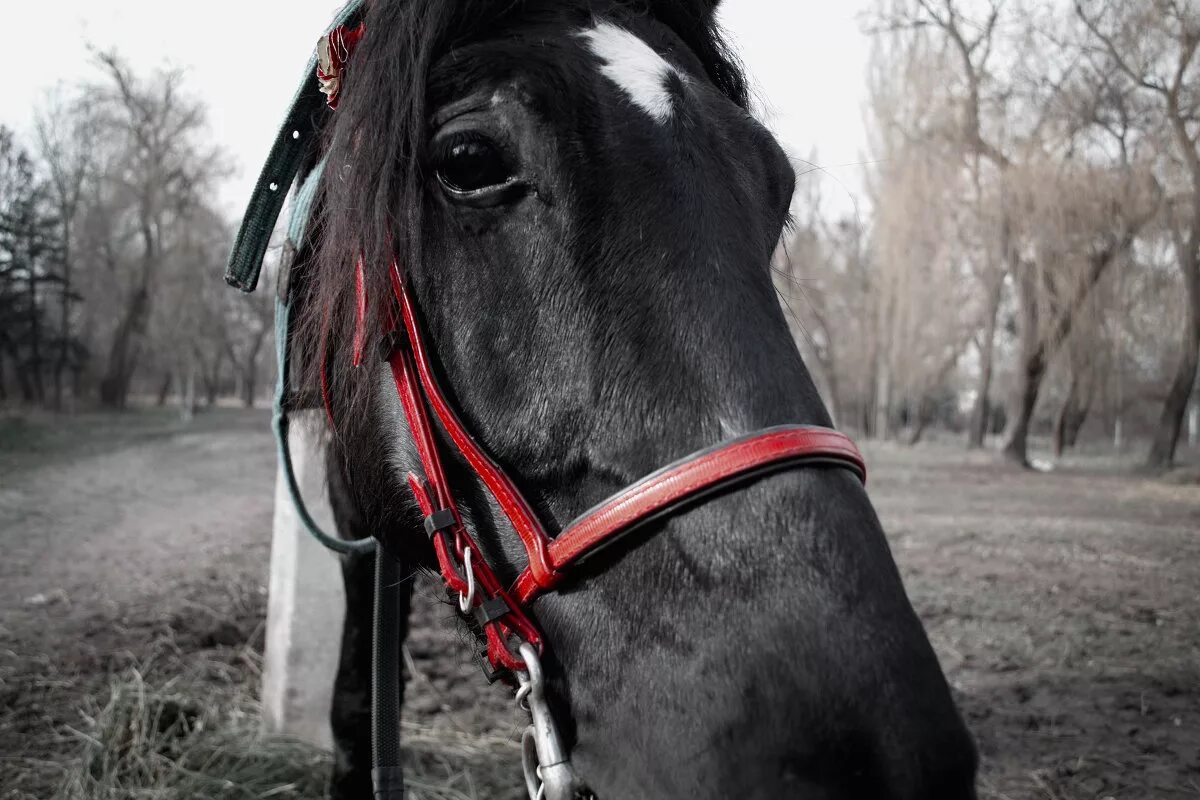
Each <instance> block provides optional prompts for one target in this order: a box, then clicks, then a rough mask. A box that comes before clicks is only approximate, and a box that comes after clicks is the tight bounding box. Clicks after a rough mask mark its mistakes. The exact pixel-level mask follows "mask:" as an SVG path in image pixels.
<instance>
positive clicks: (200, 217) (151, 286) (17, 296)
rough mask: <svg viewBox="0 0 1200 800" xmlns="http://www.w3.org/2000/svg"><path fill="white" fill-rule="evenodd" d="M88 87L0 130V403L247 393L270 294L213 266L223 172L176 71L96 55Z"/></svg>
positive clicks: (254, 377) (70, 90)
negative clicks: (246, 292) (21, 125)
mask: <svg viewBox="0 0 1200 800" xmlns="http://www.w3.org/2000/svg"><path fill="white" fill-rule="evenodd" d="M97 74H98V77H97V80H96V81H95V82H94V83H86V84H79V85H77V86H71V87H67V88H64V89H62V90H60V91H58V92H57V93H56V94H54V95H53V96H51V97H49V98H47V100H46V102H45V103H44V104H43V105H42V107H41V108H39V109H38V110H37V116H36V121H35V125H34V132H33V135H32V136H31V137H29V138H30V139H31V141H29V142H20V141H18V139H17V137H16V136H15V135H14V133H13V132H12V131H8V130H5V129H3V128H0V405H23V406H45V407H49V408H55V409H68V408H74V407H78V406H79V405H101V406H105V407H110V408H116V409H120V408H124V407H125V406H126V405H127V404H128V403H129V402H130V398H131V396H133V395H135V394H136V395H140V396H146V397H148V398H150V401H151V402H158V403H165V402H167V401H168V399H169V398H171V397H172V396H175V397H178V398H180V399H181V400H182V402H183V403H184V405H185V406H186V407H188V408H192V407H194V406H195V405H196V404H197V403H198V402H208V403H213V402H216V400H217V399H218V398H219V397H220V396H221V395H227V394H236V395H238V396H240V397H241V398H242V399H243V401H244V402H246V403H251V402H253V400H254V399H255V397H256V396H257V395H258V394H259V393H260V391H261V390H262V389H263V387H264V383H265V380H264V379H265V378H268V377H269V375H268V373H269V371H270V369H271V366H270V364H269V363H265V362H269V359H264V358H263V357H262V356H263V354H264V352H265V351H266V350H267V349H268V347H266V346H264V345H266V343H267V342H268V340H269V332H270V327H271V326H270V307H269V296H267V295H268V294H269V293H263V294H264V296H263V297H258V298H245V297H238V296H237V295H236V293H234V292H230V291H226V290H225V288H224V286H223V285H222V283H221V281H220V279H219V277H218V276H219V274H220V270H221V265H222V262H223V260H224V258H225V256H226V254H227V253H228V248H229V242H230V239H231V226H230V223H229V221H228V220H227V219H225V218H224V217H223V216H222V214H221V213H220V212H219V211H218V210H217V209H216V206H215V205H214V202H213V198H214V197H215V193H216V186H217V184H218V182H219V181H220V180H221V179H222V178H224V177H225V176H226V174H227V172H228V169H227V167H226V158H225V156H224V154H223V153H222V152H221V151H220V150H219V149H218V148H216V147H214V146H212V145H211V144H210V142H211V141H212V137H211V135H210V132H209V131H208V130H207V128H206V123H205V113H204V109H203V107H202V106H201V105H200V104H199V103H197V102H196V101H195V100H193V99H192V98H190V97H189V96H188V94H187V92H186V90H185V87H184V86H183V84H182V80H181V77H180V75H179V74H178V73H175V72H158V73H155V74H153V75H149V76H140V75H135V74H134V73H133V72H132V71H131V70H130V69H129V68H128V67H127V66H126V65H125V64H124V63H122V62H121V61H120V60H119V59H118V58H117V57H115V56H111V55H103V56H99V57H98V73H97Z"/></svg>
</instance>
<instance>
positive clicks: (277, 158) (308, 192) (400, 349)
mask: <svg viewBox="0 0 1200 800" xmlns="http://www.w3.org/2000/svg"><path fill="white" fill-rule="evenodd" d="M361 4H362V3H361V0H355V2H351V3H350V4H349V5H348V6H347V7H346V8H345V9H343V11H342V12H341V14H340V15H339V16H338V18H337V20H335V23H334V26H333V27H332V28H331V29H330V31H329V32H327V34H326V36H325V37H323V38H322V40H321V43H320V45H319V46H318V58H315V59H314V60H313V62H312V63H311V64H310V69H309V73H308V77H307V78H306V82H305V83H303V84H301V89H300V91H299V92H298V93H297V96H296V100H295V101H294V104H293V108H292V111H291V112H290V113H289V116H288V118H287V120H286V121H285V124H284V127H283V129H282V130H281V131H280V133H279V136H278V137H277V139H276V143H275V147H274V149H273V150H272V153H271V156H270V158H269V159H268V162H267V164H266V166H265V167H264V170H263V173H262V176H261V177H260V179H259V182H258V184H257V187H256V189H255V192H254V195H253V197H252V199H251V202H250V206H249V209H248V210H247V214H246V216H245V218H244V220H243V225H242V229H241V231H240V232H239V235H238V238H237V241H236V243H235V246H234V251H233V254H232V255H231V258H230V266H229V269H228V271H227V273H226V280H227V281H228V282H230V283H231V284H233V285H234V286H237V287H238V288H241V289H242V290H243V291H253V290H254V287H255V284H256V283H257V280H258V275H259V271H260V269H261V265H262V257H263V254H264V253H265V249H266V243H267V240H268V239H269V236H270V232H271V229H272V228H273V226H274V223H275V221H276V219H277V218H278V215H279V212H280V210H281V208H282V196H283V195H284V194H285V193H286V192H287V190H288V188H289V187H290V186H291V184H292V182H293V181H294V180H295V176H296V174H297V172H298V170H299V165H300V162H301V160H302V157H303V154H304V152H306V148H309V147H311V146H312V143H313V140H314V139H315V126H316V123H315V122H313V120H314V119H316V118H317V117H316V113H315V110H316V111H319V109H320V106H321V105H324V104H328V105H329V106H330V107H331V108H336V105H337V100H338V94H339V92H340V90H341V88H342V87H343V86H344V79H345V72H346V68H347V65H348V64H349V59H350V57H351V56H352V53H353V48H354V45H355V44H357V42H358V41H359V39H360V38H361V37H362V36H363V34H364V32H365V29H364V27H363V26H362V24H361V20H360V19H357V17H358V16H359V15H358V12H359V10H360V7H361ZM355 22H358V23H359V24H357V25H354V27H351V25H353V24H354V23H355ZM313 71H316V72H317V73H318V79H319V85H314V82H313V81H312V78H311V75H312V73H313ZM314 109H315V110H314ZM321 172H322V169H321V167H320V166H319V167H318V168H317V169H316V170H315V171H314V172H313V174H312V175H310V177H309V179H308V180H307V181H306V182H305V183H304V185H303V186H302V187H301V190H300V191H299V193H298V194H297V196H296V200H295V201H294V211H293V217H292V225H291V227H290V230H289V239H290V241H292V242H293V243H295V244H299V243H300V242H301V241H302V240H303V236H304V226H305V223H306V222H307V218H308V214H309V212H310V210H311V206H312V202H313V197H314V194H315V191H316V186H317V183H318V182H319V180H320V178H321ZM365 269H366V264H365V263H364V261H363V258H362V257H361V256H360V257H359V258H358V260H357V263H356V265H355V285H356V294H357V305H356V312H357V322H358V324H357V328H356V331H355V337H354V342H353V351H354V356H353V362H354V366H356V367H357V366H359V365H360V364H361V363H362V362H363V360H364V357H365V353H366V351H367V350H368V342H367V340H368V338H369V332H367V331H366V330H365V329H364V325H365V319H366V314H365V309H366V308H367V302H368V298H367V297H366V296H365V288H364V287H365V285H366V281H365V280H364V274H365ZM389 274H390V284H391V289H392V296H391V297H390V298H388V299H387V301H388V302H387V306H386V310H388V311H390V312H391V313H389V314H384V315H383V319H384V320H385V321H386V322H385V325H384V329H383V330H381V331H380V332H378V334H377V336H378V343H379V346H378V353H379V356H380V357H381V358H382V359H384V360H385V361H386V362H387V363H388V365H389V367H390V370H391V374H392V378H393V381H394V383H395V387H396V391H397V394H398V395H399V398H400V404H401V407H402V409H403V413H404V417H405V420H406V422H407V425H408V430H409V434H410V435H411V437H412V440H413V443H414V445H415V446H416V450H417V453H418V456H419V459H420V462H421V474H418V473H416V472H410V473H408V475H407V476H406V481H407V484H408V486H409V488H410V490H411V492H412V494H413V498H414V500H415V501H416V503H417V505H418V506H419V508H420V510H421V514H422V516H423V517H424V528H425V532H426V534H427V535H428V536H429V537H430V540H431V543H432V545H433V550H434V553H435V554H436V557H437V563H438V570H439V572H440V573H441V575H442V579H443V582H444V583H445V586H446V588H447V591H448V592H450V593H451V594H452V595H455V596H457V598H458V607H459V610H460V611H461V612H462V613H463V615H464V616H466V617H468V618H469V619H471V620H473V621H474V622H475V624H476V625H477V626H478V628H479V630H480V632H481V633H482V635H483V637H484V639H485V641H486V645H487V649H486V659H487V662H488V666H489V667H490V669H489V670H488V673H487V674H488V678H489V680H491V681H495V680H497V679H500V678H508V679H509V680H511V681H515V683H516V684H517V686H518V687H519V688H518V691H517V700H518V702H519V703H520V704H521V706H522V708H524V709H526V710H528V711H529V713H530V715H531V719H532V724H531V725H530V727H529V729H528V730H527V731H526V733H525V736H524V737H523V741H522V753H523V759H522V760H523V764H524V768H525V781H526V786H527V789H528V791H529V794H530V797H531V798H532V800H543V799H544V800H571V798H573V797H574V796H575V791H576V789H577V788H578V787H579V786H580V784H579V782H578V781H577V780H576V778H575V775H574V772H573V770H572V768H571V764H570V759H569V755H568V752H567V749H566V747H565V745H564V743H563V740H562V737H561V736H560V734H559V731H558V727H557V725H556V724H555V721H554V719H553V716H552V714H551V712H550V707H549V704H548V702H547V699H546V682H545V677H544V674H543V671H542V666H541V659H542V656H543V655H544V654H545V652H546V647H547V644H546V641H545V639H544V637H543V635H542V633H541V631H540V629H539V628H538V626H537V624H536V623H535V621H534V618H533V615H532V614H531V612H530V606H531V604H532V603H533V602H534V601H535V600H536V599H537V598H538V597H540V596H542V595H543V594H546V593H548V592H552V591H555V590H557V589H558V588H560V587H561V586H562V585H563V583H564V582H565V581H567V580H569V579H570V577H571V575H572V574H573V572H575V571H576V570H577V569H578V568H579V567H580V566H581V565H582V564H583V562H585V561H586V560H587V559H588V558H589V557H591V556H592V555H594V554H595V553H597V552H598V551H600V550H602V549H604V548H606V547H609V546H611V545H613V544H615V543H617V542H619V541H621V540H623V539H625V538H626V537H628V536H629V535H630V534H632V533H634V532H636V531H639V530H641V529H643V527H644V526H645V525H647V524H648V523H650V522H653V521H656V520H661V519H663V518H666V517H669V516H671V515H673V514H675V513H679V512H680V511H682V510H684V509H685V508H687V507H690V506H691V505H694V504H696V503H700V502H703V501H704V500H705V499H707V498H709V497H710V496H712V495H714V494H716V493H719V492H722V491H726V490H730V489H733V488H736V487H737V486H738V485H742V484H745V483H746V482H748V481H751V480H753V479H755V478H758V477H761V476H763V475H765V474H768V473H773V472H777V471H781V470H785V469H796V468H799V467H810V466H823V467H835V468H844V469H848V470H849V471H851V472H852V473H854V475H855V476H857V477H858V478H859V480H861V481H864V482H865V480H866V468H865V465H864V462H863V458H862V455H861V454H860V453H859V451H858V448H857V447H855V445H854V443H853V442H852V441H851V440H850V439H849V438H848V437H847V436H845V435H844V434H842V433H839V432H837V431H835V430H832V429H829V428H823V427H815V426H807V425H783V426H778V427H773V428H767V429H764V430H760V431H756V432H753V433H750V434H747V435H745V436H742V437H739V438H736V439H733V440H731V441H726V442H722V443H720V444H717V445H715V446H713V447H710V448H707V449H705V450H701V451H699V452H697V453H693V454H691V455H688V456H686V457H684V458H682V459H680V460H678V461H676V462H674V463H672V464H669V465H667V466H665V467H663V468H661V469H660V470H658V471H656V472H654V473H652V474H651V475H648V476H646V477H645V478H642V479H641V480H639V481H637V482H636V483H634V484H632V485H631V486H628V487H626V488H625V489H623V490H621V491H619V492H617V493H616V494H614V495H613V496H611V497H609V498H608V499H606V500H604V501H602V502H601V503H599V504H598V505H596V506H595V507H593V508H591V509H590V510H588V511H586V512H584V513H583V514H582V515H580V516H579V517H578V518H576V519H575V520H574V521H572V522H570V523H569V524H567V525H566V526H565V527H564V528H563V529H562V531H561V532H560V533H559V534H558V535H557V536H555V537H551V536H550V535H549V534H547V532H546V528H545V527H544V525H543V524H542V522H541V520H540V519H539V518H538V516H537V515H536V513H535V512H534V511H533V508H532V506H531V505H530V503H529V502H528V501H527V500H526V499H525V498H524V496H523V495H522V494H521V492H520V490H519V489H518V488H517V486H516V484H515V483H514V482H513V480H512V479H511V478H509V476H508V475H507V474H506V473H505V472H504V470H503V469H502V468H501V467H500V466H499V465H497V464H496V462H495V461H494V460H493V459H492V458H491V457H490V456H489V455H488V454H487V452H486V451H485V450H484V448H483V447H482V446H481V445H480V444H479V443H478V442H477V441H476V440H475V438H474V437H473V436H472V435H471V433H470V432H469V431H468V430H467V428H466V427H465V426H464V425H463V423H462V421H461V420H460V419H459V417H458V415H457V413H456V412H455V410H454V408H453V407H452V406H451V404H450V403H449V402H448V401H447V399H446V396H445V393H444V392H443V391H442V389H441V387H440V385H439V383H438V378H437V375H436V373H435V370H434V368H433V365H432V363H431V360H430V353H429V349H428V347H427V346H426V343H425V339H424V338H423V334H422V330H421V326H420V324H419V316H418V311H417V306H416V303H415V301H414V298H413V295H412V292H411V289H410V286H409V284H408V281H407V280H406V278H405V275H404V274H403V272H402V270H401V268H400V265H399V263H398V262H397V261H395V260H393V262H392V263H391V265H390V266H389ZM276 319H277V322H276V337H277V355H278V358H279V361H280V364H279V366H280V384H279V388H278V394H277V402H276V414H275V433H276V438H277V442H278V446H279V457H280V466H281V470H282V472H283V474H284V476H285V479H286V486H287V487H288V490H289V493H290V495H291V498H292V501H293V503H294V504H295V506H296V508H297V511H298V513H299V517H300V519H301V522H302V523H303V524H304V525H305V527H306V528H307V529H308V530H309V532H310V533H312V534H313V536H315V537H316V538H317V539H318V540H319V541H321V543H322V544H324V545H325V546H326V547H329V548H330V549H333V550H335V551H337V552H340V553H343V554H347V553H370V552H372V551H374V552H375V553H376V558H377V562H376V568H377V572H376V592H377V596H376V612H375V622H374V630H375V653H376V656H375V659H374V661H375V663H374V665H373V671H374V682H373V685H374V687H375V688H374V689H373V691H372V695H373V697H372V710H373V714H372V716H373V722H372V727H373V729H374V730H373V739H374V741H375V745H374V747H373V750H374V753H375V759H376V764H375V770H374V778H375V783H376V797H377V798H381V799H383V798H386V799H387V800H392V799H393V798H394V799H395V800H399V798H402V797H403V786H404V784H403V776H402V774H401V771H400V768H399V763H400V760H399V739H398V737H399V705H400V696H401V695H400V687H399V684H398V676H399V674H400V664H399V658H400V654H399V634H398V630H399V626H400V625H401V624H402V620H398V619H396V618H395V615H394V614H393V613H392V611H394V607H395V597H396V596H397V595H396V588H395V587H396V585H398V583H399V580H398V575H396V574H395V573H396V572H397V571H398V565H397V564H396V562H395V560H394V559H393V558H391V557H390V556H388V554H386V553H385V552H383V550H382V548H380V547H378V546H377V539H368V540H365V541H361V542H345V541H342V540H338V539H336V538H334V537H331V536H329V535H327V534H325V533H324V532H322V531H321V530H320V528H319V527H318V526H317V525H316V523H315V522H313V520H312V517H311V515H310V514H309V513H308V512H307V510H306V508H305V504H304V501H303V498H302V497H301V496H300V493H299V488H298V486H297V482H296V479H295V475H294V472H293V467H292V460H291V456H290V451H289V443H288V410H289V397H290V388H291V387H290V386H289V380H290V376H289V361H290V358H289V346H290V339H291V326H290V319H291V309H290V302H289V300H288V299H287V295H286V293H284V294H281V299H280V301H279V302H278V303H277V306H276ZM322 383H323V384H324V383H325V382H324V381H322ZM320 388H321V390H322V392H321V394H322V397H323V400H324V403H325V405H326V411H327V412H329V416H330V418H331V419H332V413H331V408H330V398H329V395H328V391H327V387H326V386H322V387H320ZM438 427H440V428H441V430H440V431H439V430H438ZM448 451H453V452H454V453H457V455H459V456H461V458H462V460H463V461H464V462H465V463H466V464H467V465H468V466H469V468H470V471H471V472H472V473H474V476H475V477H476V478H477V479H478V480H479V481H480V482H481V483H482V484H483V485H484V486H485V487H486V488H487V490H488V492H489V493H490V494H491V495H492V496H493V498H495V500H496V503H497V505H498V506H499V508H500V510H501V511H502V513H503V514H504V516H505V517H506V518H507V519H508V521H509V523H510V525H511V526H512V528H513V530H514V531H515V532H516V534H517V536H518V537H519V538H520V540H521V542H522V545H523V547H524V549H525V553H526V558H527V566H526V567H525V569H524V570H523V571H522V572H521V574H520V575H519V577H518V578H517V580H516V581H515V583H514V584H512V585H511V586H505V585H504V584H503V583H502V582H501V581H500V579H499V578H498V577H497V575H496V573H495V571H494V570H493V569H492V568H491V566H490V565H489V564H488V562H487V560H486V558H485V557H484V555H483V551H482V550H481V549H480V548H479V546H478V544H477V542H476V541H475V540H474V539H473V538H472V535H471V533H470V531H468V529H467V527H466V526H465V525H464V523H463V518H462V513H461V511H460V508H459V503H458V500H457V495H456V492H455V491H454V487H453V486H452V485H451V483H450V481H449V479H448V478H447V476H446V473H445V470H444V469H443V462H442V455H443V453H444V452H448Z"/></svg>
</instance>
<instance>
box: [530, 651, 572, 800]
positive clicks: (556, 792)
mask: <svg viewBox="0 0 1200 800" xmlns="http://www.w3.org/2000/svg"><path fill="white" fill-rule="evenodd" d="M520 652H521V659H522V660H523V661H524V662H525V668H526V672H522V673H518V675H517V680H518V682H519V683H520V689H518V690H517V705H519V706H520V707H521V708H522V709H527V710H528V711H529V716H530V721H531V724H530V726H529V727H528V728H527V729H526V730H525V734H524V735H523V736H522V737H521V766H522V767H523V769H524V771H525V788H526V790H527V791H528V792H529V798H530V800H573V798H574V797H575V787H576V785H577V782H576V780H575V772H574V770H573V769H572V767H571V760H570V758H569V757H568V756H567V751H566V748H565V747H563V743H562V737H561V736H560V735H559V732H558V726H557V725H555V724H554V717H553V716H552V715H551V713H550V705H549V703H547V702H546V677H545V673H543V672H542V662H541V660H540V659H539V658H538V654H537V648H535V647H534V646H533V645H531V644H528V643H524V644H522V645H521V648H520Z"/></svg>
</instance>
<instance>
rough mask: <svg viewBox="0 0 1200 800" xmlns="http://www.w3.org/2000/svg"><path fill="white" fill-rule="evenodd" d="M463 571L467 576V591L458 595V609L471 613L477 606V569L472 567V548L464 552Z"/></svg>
mask: <svg viewBox="0 0 1200 800" xmlns="http://www.w3.org/2000/svg"><path fill="white" fill-rule="evenodd" d="M463 572H464V573H466V576H467V593H466V594H462V593H461V592H460V593H459V595H458V610H459V611H461V612H462V613H464V614H470V613H471V609H472V608H474V607H475V570H473V569H471V548H469V547H468V548H466V550H465V551H464V552H463Z"/></svg>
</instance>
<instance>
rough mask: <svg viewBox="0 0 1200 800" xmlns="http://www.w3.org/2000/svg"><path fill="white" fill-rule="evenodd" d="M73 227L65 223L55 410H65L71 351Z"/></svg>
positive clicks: (55, 373)
mask: <svg viewBox="0 0 1200 800" xmlns="http://www.w3.org/2000/svg"><path fill="white" fill-rule="evenodd" d="M70 237H71V226H70V223H69V222H66V221H64V222H63V275H62V278H63V282H62V302H61V308H60V310H59V313H60V314H61V315H62V319H60V320H59V322H58V357H57V358H56V359H55V360H54V408H55V410H56V411H62V410H63V372H64V371H65V370H66V368H67V358H68V354H69V353H70V350H71V240H70Z"/></svg>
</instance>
